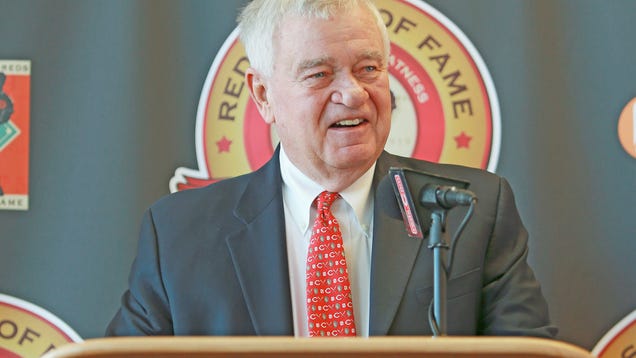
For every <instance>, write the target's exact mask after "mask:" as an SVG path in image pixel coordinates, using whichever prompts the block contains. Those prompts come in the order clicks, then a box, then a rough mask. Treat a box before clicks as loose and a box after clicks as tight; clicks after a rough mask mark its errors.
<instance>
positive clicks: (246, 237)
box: [107, 0, 556, 337]
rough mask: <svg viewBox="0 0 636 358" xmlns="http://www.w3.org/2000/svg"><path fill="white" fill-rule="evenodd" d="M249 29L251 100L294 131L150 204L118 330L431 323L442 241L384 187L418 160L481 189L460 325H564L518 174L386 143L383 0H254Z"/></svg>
mask: <svg viewBox="0 0 636 358" xmlns="http://www.w3.org/2000/svg"><path fill="white" fill-rule="evenodd" d="M239 29H240V34H241V35H240V36H241V40H242V41H243V43H244V45H245V48H246V51H247V54H248V57H249V59H250V64H251V67H250V68H249V70H247V71H246V75H245V76H246V83H247V84H248V87H249V90H250V93H251V97H252V100H253V101H254V102H255V103H256V105H257V107H258V109H259V111H260V113H261V115H262V117H263V118H264V120H265V121H266V122H267V123H269V124H271V125H273V126H274V127H275V130H276V131H277V134H278V136H279V138H280V145H279V147H278V148H277V150H276V152H275V153H274V156H273V157H272V158H271V160H270V161H269V162H268V163H267V164H265V165H264V166H263V167H262V168H261V169H259V170H257V171H256V172H253V173H250V174H247V175H244V176H240V177H237V178H233V179H227V180H224V181H221V182H218V183H216V184H213V185H210V186H208V187H206V188H202V189H194V190H188V191H185V192H179V193H176V194H173V195H170V196H168V197H166V198H164V199H162V200H160V201H159V202H157V203H156V204H155V205H153V206H152V207H151V208H150V209H149V210H148V212H147V213H146V215H145V217H144V220H143V225H142V231H141V238H140V243H139V251H138V256H137V258H136V260H135V263H134V265H133V268H132V273H131V276H130V288H129V290H128V291H127V292H126V293H125V294H124V296H123V299H122V307H121V309H120V310H119V312H118V313H117V314H116V316H115V318H114V319H113V321H112V322H111V324H110V326H109V327H108V330H107V334H108V335H295V336H301V337H304V336H370V335H430V334H431V331H430V328H429V324H428V321H427V310H428V306H429V302H430V300H431V297H432V287H431V286H432V263H431V261H432V254H431V252H430V250H429V249H428V248H427V245H426V243H423V241H424V240H418V239H413V238H410V237H408V236H407V234H406V232H405V230H404V224H403V222H402V220H401V217H400V214H399V207H398V206H397V202H396V200H394V198H393V200H391V195H392V193H390V194H391V195H386V193H383V191H386V190H385V189H382V188H380V186H379V183H380V181H381V179H382V178H383V177H385V176H386V174H387V171H388V169H389V168H390V167H404V168H411V169H414V170H421V171H426V172H429V173H436V174H438V175H442V176H450V177H454V178H460V179H462V180H465V181H468V182H470V183H471V186H470V188H471V190H473V191H474V192H475V193H476V194H477V196H478V197H479V198H480V202H479V205H478V207H477V209H476V211H475V214H474V217H473V220H472V221H471V222H470V223H469V224H468V226H467V227H466V229H465V231H464V234H463V235H464V237H465V240H463V241H462V243H461V245H460V246H459V247H458V249H457V252H456V255H455V259H454V268H453V274H452V276H451V277H450V281H449V284H448V294H449V295H448V312H449V317H448V333H449V334H461V335H477V334H480V335H534V336H543V337H552V336H554V334H555V333H556V330H555V328H554V327H552V326H551V325H550V322H549V318H548V312H547V305H546V302H545V300H544V298H543V296H542V294H541V290H540V287H539V284H538V283H537V281H536V279H535V278H534V275H533V273H532V270H531V269H530V268H529V266H528V264H527V262H526V258H527V253H528V249H527V233H526V231H525V229H524V227H523V225H522V223H521V221H520V218H519V215H518V213H517V210H516V207H515V204H514V199H513V196H512V192H511V190H510V187H509V186H508V184H507V183H506V181H505V180H503V179H501V178H499V177H497V176H495V175H493V174H490V173H487V172H485V171H482V170H477V169H471V168H464V167H459V166H450V165H440V164H434V163H429V162H423V161H418V160H414V159H409V158H402V157H397V156H394V155H391V154H389V153H387V152H384V151H383V148H384V145H385V142H386V140H387V137H388V134H389V129H390V121H391V95H390V91H389V76H388V72H387V59H388V52H389V40H388V35H387V31H386V28H385V26H384V24H383V22H382V18H381V17H380V15H379V13H378V11H377V9H376V8H375V7H374V6H373V5H372V4H371V3H370V2H369V1H364V0H347V1H329V0H324V1H320V0H313V1H312V0H262V1H261V0H255V1H253V2H251V3H250V4H249V5H248V6H247V7H246V8H245V9H244V10H243V12H242V14H241V16H240V22H239ZM454 225H456V222H455V221H453V220H450V222H449V226H454Z"/></svg>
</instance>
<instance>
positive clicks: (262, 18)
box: [238, 0, 390, 76]
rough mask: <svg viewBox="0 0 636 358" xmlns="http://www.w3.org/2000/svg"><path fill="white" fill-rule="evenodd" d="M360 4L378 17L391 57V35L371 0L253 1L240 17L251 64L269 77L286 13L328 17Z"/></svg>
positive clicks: (242, 39)
mask: <svg viewBox="0 0 636 358" xmlns="http://www.w3.org/2000/svg"><path fill="white" fill-rule="evenodd" d="M357 6H363V7H366V8H367V9H369V11H370V12H371V13H372V14H373V15H374V17H375V18H376V22H377V25H378V29H379V30H380V33H381V35H382V41H383V42H384V52H385V56H386V57H387V58H388V55H389V48H390V42H389V34H388V31H387V29H386V26H385V24H384V21H383V20H382V16H381V15H380V12H379V11H378V9H377V8H376V7H375V5H374V4H373V3H372V2H371V1H369V0H253V1H251V2H250V3H249V4H248V5H247V6H245V8H243V10H242V11H241V14H240V15H239V17H238V28H239V36H240V39H241V42H242V43H243V46H244V47H245V52H246V53H247V58H248V59H249V61H250V66H252V67H253V68H255V69H256V70H258V71H260V72H261V73H262V74H264V75H266V76H270V75H271V74H272V72H273V70H274V56H275V55H276V54H275V53H274V47H273V40H274V34H275V32H276V31H277V30H278V27H279V26H280V24H281V23H282V21H283V19H284V18H285V16H287V15H294V16H300V17H306V18H320V19H327V18H329V17H332V16H334V15H335V14H342V13H347V12H350V11H351V10H352V9H354V8H355V7H357Z"/></svg>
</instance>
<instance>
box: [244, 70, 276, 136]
mask: <svg viewBox="0 0 636 358" xmlns="http://www.w3.org/2000/svg"><path fill="white" fill-rule="evenodd" d="M245 82H246V83H247V88H248V89H249V91H250V97H251V98H252V100H253V101H254V103H255V104H256V108H258V112H259V113H260V114H261V116H262V117H263V119H264V120H265V123H267V124H272V123H273V122H274V114H273V113H272V107H271V104H270V103H269V101H268V98H267V95H268V93H267V85H266V83H265V78H263V75H261V74H260V73H259V72H258V71H257V70H255V69H254V68H252V67H249V68H248V69H247V70H246V71H245Z"/></svg>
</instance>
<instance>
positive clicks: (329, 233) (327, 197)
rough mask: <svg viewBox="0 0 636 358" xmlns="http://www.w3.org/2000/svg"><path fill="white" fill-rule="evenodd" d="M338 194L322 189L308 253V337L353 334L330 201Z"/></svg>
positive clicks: (345, 274)
mask: <svg viewBox="0 0 636 358" xmlns="http://www.w3.org/2000/svg"><path fill="white" fill-rule="evenodd" d="M339 197H340V195H338V193H330V192H327V191H323V192H322V193H320V195H319V196H318V198H317V209H318V215H317V216H316V221H315V222H314V226H313V229H312V234H311V241H310V242H309V251H308V254H307V315H308V319H309V336H310V337H338V336H343V337H344V336H352V337H355V335H356V327H355V321H354V318H353V302H352V301H351V287H350V284H349V274H348V271H347V261H346V260H345V252H344V245H343V244H342V235H341V233H340V226H339V225H338V221H337V220H336V218H335V217H334V216H333V214H332V212H331V209H330V207H331V204H333V202H334V201H335V200H336V199H337V198H339Z"/></svg>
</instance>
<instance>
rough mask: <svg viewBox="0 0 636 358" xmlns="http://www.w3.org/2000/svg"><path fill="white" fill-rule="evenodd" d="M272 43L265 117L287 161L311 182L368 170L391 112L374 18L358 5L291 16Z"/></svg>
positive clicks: (385, 134)
mask: <svg viewBox="0 0 636 358" xmlns="http://www.w3.org/2000/svg"><path fill="white" fill-rule="evenodd" d="M273 46H274V51H275V54H276V55H275V56H276V57H275V61H274V63H275V65H274V70H273V73H272V75H271V76H270V77H268V78H264V79H263V87H264V96H263V97H264V98H265V99H266V103H265V105H264V106H263V107H262V108H261V114H262V115H263V117H264V118H265V121H267V122H268V123H272V124H274V125H275V127H276V131H277V133H278V136H279V138H280V141H281V143H282V144H283V147H284V148H285V152H286V153H287V154H288V156H289V158H290V159H291V160H292V162H293V163H294V164H295V165H296V166H297V167H299V168H300V169H301V170H302V171H303V172H304V173H305V174H307V175H309V176H310V177H312V178H314V179H320V177H321V175H323V173H337V172H346V173H352V174H355V175H360V174H361V173H362V172H364V171H366V170H367V169H368V168H369V167H370V166H371V165H372V164H373V163H374V162H375V160H376V159H377V158H378V156H379V155H380V153H381V151H382V149H383V148H384V144H385V142H386V139H387V137H388V135H389V129H390V116H391V97H390V91H389V79H388V73H387V63H386V59H385V58H384V44H383V42H382V36H381V34H380V31H379V30H378V28H377V25H376V22H375V18H374V17H373V15H372V14H371V13H370V12H369V11H368V10H366V9H356V10H354V11H353V13H352V14H342V15H337V16H335V17H334V18H331V19H329V20H323V19H306V18H298V17H287V18H286V19H285V20H284V21H283V23H282V24H281V26H280V28H279V30H278V35H277V36H275V38H274V44H273ZM327 175H330V174H327ZM354 179H355V178H354Z"/></svg>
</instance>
